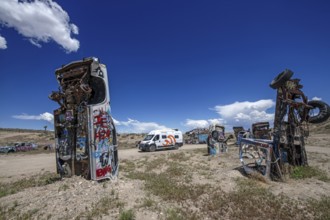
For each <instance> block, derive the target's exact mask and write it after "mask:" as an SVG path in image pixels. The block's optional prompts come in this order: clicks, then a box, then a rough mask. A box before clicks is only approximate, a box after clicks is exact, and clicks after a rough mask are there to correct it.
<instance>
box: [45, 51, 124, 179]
mask: <svg viewBox="0 0 330 220" xmlns="http://www.w3.org/2000/svg"><path fill="white" fill-rule="evenodd" d="M55 76H56V79H57V81H58V83H59V91H53V92H52V93H51V94H50V95H49V98H50V99H51V100H53V101H56V102H57V103H58V104H59V105H60V107H59V108H58V109H55V110H54V130H55V146H56V167H57V172H58V173H59V174H60V175H61V176H64V177H69V176H72V175H81V176H84V177H86V178H87V179H92V180H102V179H112V178H116V177H117V175H118V165H119V163H118V152H117V138H116V128H115V125H114V122H113V119H112V117H111V113H110V95H109V84H108V76H107V69H106V66H105V65H104V64H102V63H100V62H99V60H98V59H97V58H94V57H91V58H85V59H83V60H79V61H74V62H71V63H69V64H67V65H63V66H62V67H61V68H59V69H57V70H56V71H55Z"/></svg>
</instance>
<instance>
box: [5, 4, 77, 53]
mask: <svg viewBox="0 0 330 220" xmlns="http://www.w3.org/2000/svg"><path fill="white" fill-rule="evenodd" d="M69 22H70V18H69V16H68V14H67V13H66V11H64V10H63V9H62V7H61V6H60V5H58V4H57V3H56V2H53V1H52V0H42V1H41V0H32V1H31V0H20V1H18V0H1V4H0V23H1V24H3V25H4V26H6V27H9V28H14V29H16V30H17V32H18V33H20V34H21V35H23V36H24V37H27V38H28V39H29V41H30V42H31V43H32V44H33V45H35V46H37V47H41V44H40V42H44V43H47V42H49V41H50V40H54V41H55V42H56V43H58V44H59V45H61V46H62V47H63V48H64V49H65V50H66V51H67V52H73V51H77V50H78V49H79V41H78V40H77V39H74V38H72V37H71V34H78V33H79V31H78V27H77V26H76V25H75V24H72V23H69ZM1 38H2V39H3V40H4V44H1ZM3 40H2V41H3ZM1 45H2V47H1ZM0 48H1V49H6V41H5V39H4V38H3V37H1V36H0Z"/></svg>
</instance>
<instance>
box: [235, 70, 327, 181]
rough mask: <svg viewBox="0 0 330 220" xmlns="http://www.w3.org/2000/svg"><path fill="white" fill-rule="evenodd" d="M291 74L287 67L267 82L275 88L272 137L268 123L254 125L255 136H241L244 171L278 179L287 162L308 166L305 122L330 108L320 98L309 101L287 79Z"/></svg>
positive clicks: (318, 119) (318, 120)
mask: <svg viewBox="0 0 330 220" xmlns="http://www.w3.org/2000/svg"><path fill="white" fill-rule="evenodd" d="M292 75H293V72H292V71H291V70H288V69H287V70H285V71H283V72H282V73H280V74H279V75H278V76H277V77H275V79H274V80H273V81H272V82H271V84H270V87H271V88H273V89H276V90H277V97H276V109H275V117H274V131H273V134H272V138H271V136H270V129H269V125H267V124H254V128H253V133H254V136H255V138H242V139H241V144H240V160H241V162H242V164H243V168H244V170H245V172H247V173H253V172H256V171H257V172H260V173H261V174H262V175H264V176H265V177H266V178H271V179H279V180H282V179H283V174H284V172H285V170H286V169H285V167H286V166H287V165H289V166H307V165H308V159H307V154H306V149H305V138H306V137H308V135H309V130H308V127H309V126H308V125H309V123H321V122H324V121H326V120H327V119H328V118H329V117H330V107H329V106H328V105H327V104H326V103H325V102H322V101H316V100H313V101H309V100H308V98H307V96H305V94H304V93H303V91H302V90H301V89H302V88H303V86H302V85H301V84H300V79H291V77H292Z"/></svg>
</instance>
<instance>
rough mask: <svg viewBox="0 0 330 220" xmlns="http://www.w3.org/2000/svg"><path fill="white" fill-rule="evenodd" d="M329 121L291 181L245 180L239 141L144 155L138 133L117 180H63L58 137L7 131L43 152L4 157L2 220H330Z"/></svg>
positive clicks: (7, 139) (4, 135)
mask: <svg viewBox="0 0 330 220" xmlns="http://www.w3.org/2000/svg"><path fill="white" fill-rule="evenodd" d="M329 124H330V123H329V121H328V122H327V123H323V124H321V125H318V126H315V127H311V128H310V129H311V134H310V137H309V138H308V140H307V142H306V143H307V146H306V149H307V156H308V162H309V166H308V167H303V168H301V169H296V170H295V169H293V171H292V173H291V175H287V176H286V178H285V180H284V181H265V180H264V179H262V178H260V177H259V176H247V175H245V174H244V172H243V170H242V167H241V164H240V161H239V158H238V147H236V145H235V144H234V140H232V141H231V142H229V151H228V153H221V154H220V156H216V157H209V156H207V155H206V145H184V146H183V147H181V148H180V149H179V150H164V151H156V152H139V150H138V149H137V148H135V144H136V141H138V140H140V139H141V138H142V137H143V135H133V134H124V135H123V134H121V135H120V137H119V158H120V168H119V176H118V178H117V179H115V180H109V181H101V182H96V181H90V180H86V179H84V178H82V177H79V176H74V177H71V178H64V179H61V178H59V176H58V175H57V174H56V170H55V153H54V152H53V151H50V150H48V149H47V150H44V149H43V146H46V145H48V144H51V143H53V141H54V140H53V137H52V134H51V133H47V132H42V131H40V132H17V131H4V130H1V131H0V145H3V144H6V143H13V142H17V141H34V142H37V143H38V144H39V149H38V150H36V151H33V152H27V153H12V154H0V219H330V196H329V195H330V137H329V136H330V135H329V134H330V126H329ZM27 133H28V134H27ZM27 139H29V140H27ZM120 145H122V147H120Z"/></svg>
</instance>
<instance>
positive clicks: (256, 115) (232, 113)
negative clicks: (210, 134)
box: [214, 99, 275, 124]
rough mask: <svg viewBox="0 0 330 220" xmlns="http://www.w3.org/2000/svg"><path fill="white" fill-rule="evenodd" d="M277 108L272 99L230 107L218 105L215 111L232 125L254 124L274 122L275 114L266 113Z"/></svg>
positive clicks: (235, 103)
mask: <svg viewBox="0 0 330 220" xmlns="http://www.w3.org/2000/svg"><path fill="white" fill-rule="evenodd" d="M274 106H275V102H274V101H273V100H271V99H265V100H259V101H256V102H249V101H245V102H234V103H232V104H229V105H218V106H215V107H214V110H215V111H216V112H217V113H218V114H219V115H220V116H221V118H223V119H224V120H226V121H228V122H230V123H250V124H251V123H254V122H260V121H272V120H273V119H274V114H270V113H267V112H266V111H267V110H268V109H270V108H273V107H274Z"/></svg>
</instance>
